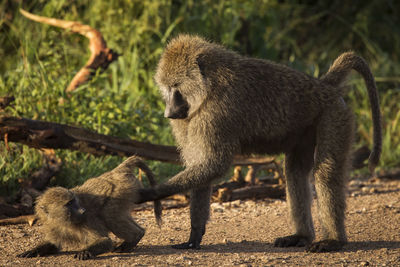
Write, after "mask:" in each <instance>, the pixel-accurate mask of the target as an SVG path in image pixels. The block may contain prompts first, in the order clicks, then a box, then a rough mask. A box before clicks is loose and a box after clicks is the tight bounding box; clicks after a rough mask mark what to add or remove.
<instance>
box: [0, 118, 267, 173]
mask: <svg viewBox="0 0 400 267" xmlns="http://www.w3.org/2000/svg"><path fill="white" fill-rule="evenodd" d="M5 136H7V139H8V141H10V142H18V143H22V144H25V145H27V146H30V147H33V148H53V149H70V150H77V151H81V152H86V153H90V154H93V155H119V156H132V155H137V156H140V157H142V158H144V159H148V160H157V161H163V162H169V163H174V164H181V161H180V156H179V153H178V150H177V148H176V147H175V146H164V145H154V144H151V143H147V142H139V141H135V140H130V139H124V138H118V137H112V136H107V135H103V134H98V133H96V132H93V131H90V130H87V129H83V128H79V127H74V126H69V125H65V124H59V123H53V122H44V121H37V120H30V119H25V118H15V117H9V116H4V117H0V137H1V139H3V140H5ZM273 161H274V158H273V157H251V158H250V157H245V156H236V157H235V159H234V162H233V165H259V164H260V165H264V164H268V163H271V162H273Z"/></svg>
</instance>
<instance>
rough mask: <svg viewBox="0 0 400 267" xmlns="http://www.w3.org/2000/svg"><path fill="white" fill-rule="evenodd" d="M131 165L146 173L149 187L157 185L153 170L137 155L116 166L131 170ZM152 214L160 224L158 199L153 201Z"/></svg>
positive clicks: (160, 210) (160, 211) (160, 208)
mask: <svg viewBox="0 0 400 267" xmlns="http://www.w3.org/2000/svg"><path fill="white" fill-rule="evenodd" d="M133 167H137V168H139V169H141V170H142V171H143V172H144V173H145V174H146V177H147V179H148V180H149V183H150V185H151V187H155V186H156V185H157V182H156V180H155V179H154V174H153V172H152V171H151V170H150V168H149V167H148V166H147V165H146V163H144V162H143V160H142V159H141V158H139V157H137V156H132V157H129V158H128V159H126V160H125V161H124V162H122V163H121V164H120V165H119V166H118V167H117V168H121V169H122V168H128V169H130V170H131V169H132V168H133ZM154 215H155V217H156V221H157V224H158V226H161V224H162V219H161V215H162V206H161V202H160V200H155V201H154Z"/></svg>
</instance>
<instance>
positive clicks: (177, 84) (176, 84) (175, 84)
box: [172, 82, 180, 88]
mask: <svg viewBox="0 0 400 267" xmlns="http://www.w3.org/2000/svg"><path fill="white" fill-rule="evenodd" d="M179 85H180V83H178V82H176V83H174V84H173V85H172V87H173V88H177V87H178V86H179Z"/></svg>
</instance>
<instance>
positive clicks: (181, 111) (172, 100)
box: [164, 83, 190, 119]
mask: <svg viewBox="0 0 400 267" xmlns="http://www.w3.org/2000/svg"><path fill="white" fill-rule="evenodd" d="M179 86H180V84H179V83H175V84H173V85H172V86H167V87H166V88H165V89H164V100H165V111H164V117H166V118H169V119H185V118H187V117H188V115H189V108H190V106H189V103H188V102H187V100H186V99H185V98H184V97H183V95H182V93H181V91H180V90H179V89H180V88H179Z"/></svg>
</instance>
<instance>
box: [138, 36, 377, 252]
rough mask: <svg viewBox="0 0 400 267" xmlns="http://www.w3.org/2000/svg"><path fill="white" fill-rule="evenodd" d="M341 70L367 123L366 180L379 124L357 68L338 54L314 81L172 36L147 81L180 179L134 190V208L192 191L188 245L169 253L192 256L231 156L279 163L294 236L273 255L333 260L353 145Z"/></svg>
mask: <svg viewBox="0 0 400 267" xmlns="http://www.w3.org/2000/svg"><path fill="white" fill-rule="evenodd" d="M351 69H355V70H357V71H358V72H359V73H361V74H362V76H363V78H364V80H365V81H366V84H367V89H368V93H369V99H370V102H371V109H372V114H373V123H374V148H373V152H372V154H371V156H370V170H371V171H373V169H374V168H375V166H376V164H377V163H378V160H379V156H380V153H381V140H382V134H381V129H380V127H381V125H380V124H381V122H380V120H381V119H380V118H381V117H380V111H379V101H378V95H377V89H376V86H375V82H374V78H373V76H372V74H371V71H370V69H369V67H368V65H367V64H366V63H365V61H364V60H363V59H362V58H360V57H358V56H356V55H355V54H354V53H352V52H349V53H344V54H342V55H341V56H340V57H339V58H338V59H337V60H336V61H335V62H334V64H333V65H332V67H331V68H330V70H329V71H328V73H327V74H326V75H325V76H324V77H322V78H321V79H318V78H314V77H310V76H308V75H306V74H304V73H301V72H299V71H296V70H294V69H291V68H289V67H287V66H284V65H281V64H277V63H274V62H271V61H268V60H262V59H255V58H249V57H244V56H241V55H239V54H237V53H235V52H233V51H230V50H227V49H225V48H224V47H222V46H220V45H218V44H214V43H211V42H208V41H206V40H204V39H203V38H201V37H198V36H191V35H180V36H178V37H176V38H174V39H173V40H171V41H170V43H169V44H168V45H167V47H166V48H165V51H164V53H163V55H162V57H161V59H160V62H159V64H158V67H157V72H156V75H155V80H156V82H157V84H158V86H159V88H160V91H161V94H162V96H163V98H164V100H165V102H166V112H165V115H166V117H169V118H172V119H171V120H170V122H171V126H172V130H173V133H174V136H175V138H176V141H177V143H178V146H179V149H180V152H181V156H182V159H183V161H184V163H185V167H186V168H185V170H183V171H182V172H180V173H179V174H177V175H176V176H174V177H173V178H171V179H170V180H168V181H167V182H165V183H164V184H160V185H158V186H157V187H156V188H155V189H143V190H140V200H139V201H138V202H144V201H149V200H154V199H160V198H163V197H166V196H169V195H172V194H175V193H178V192H182V191H186V190H192V193H193V197H192V204H191V221H192V223H191V227H192V231H191V235H190V239H189V241H188V242H187V243H184V244H180V245H178V246H176V247H177V248H199V246H200V242H201V239H202V236H203V234H204V232H205V224H206V220H207V218H208V216H209V207H208V206H209V194H206V193H205V192H206V190H208V188H209V187H210V184H211V181H213V180H215V179H217V178H219V177H221V176H222V175H223V174H224V173H225V172H226V171H227V170H228V168H229V166H230V165H231V163H232V160H233V156H234V155H235V154H250V153H259V154H263V153H267V154H275V153H285V155H286V164H285V165H286V167H285V168H286V177H287V199H288V203H289V209H290V214H291V217H292V221H293V224H294V228H295V233H294V235H291V236H287V237H282V238H278V239H277V240H276V242H275V245H276V246H305V245H307V246H308V247H307V249H308V250H309V251H314V252H319V251H329V250H337V249H340V247H341V246H342V245H343V244H344V243H345V242H346V234H345V229H344V212H345V206H346V205H345V194H344V190H345V185H346V178H347V175H348V167H349V163H348V162H349V153H350V149H351V144H352V141H353V140H352V139H353V115H352V112H351V110H350V108H349V107H347V106H346V104H345V103H344V101H343V95H344V94H345V93H346V92H345V90H344V84H343V81H344V80H345V78H346V77H347V75H348V73H349V72H350V71H351ZM312 174H313V175H314V176H315V183H316V190H317V195H318V206H319V217H320V220H321V225H322V227H323V230H324V237H323V240H322V241H321V242H316V243H312V244H311V242H312V241H313V240H314V229H313V225H312V218H311V210H310V207H311V199H312V197H311V194H310V189H309V176H310V175H312Z"/></svg>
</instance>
